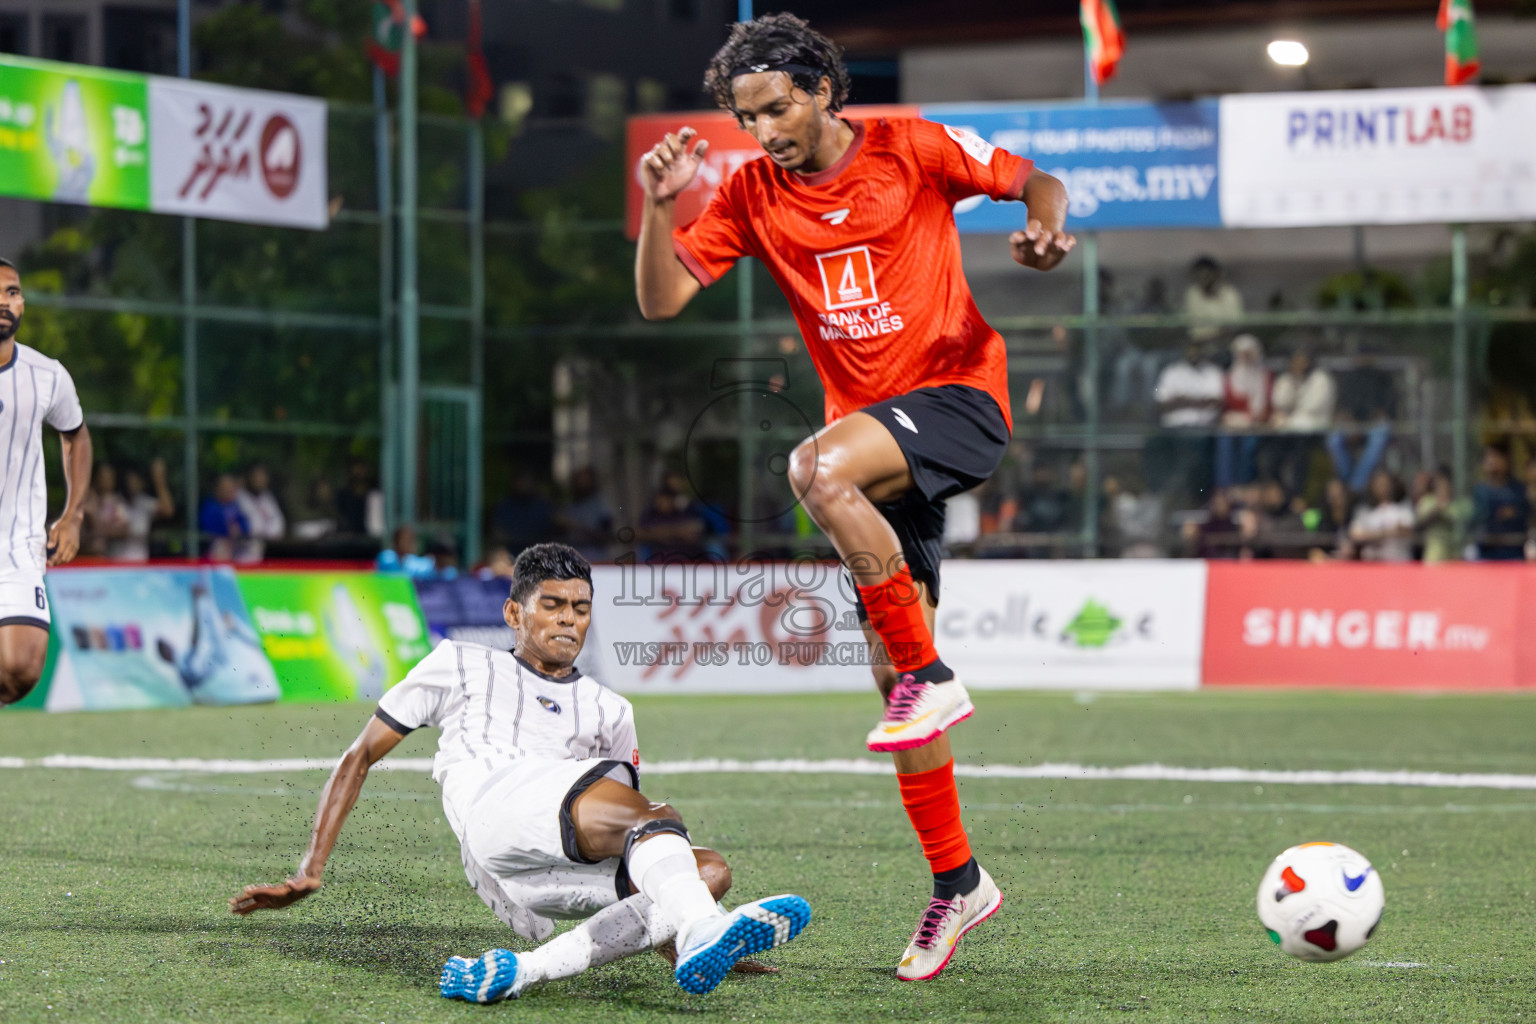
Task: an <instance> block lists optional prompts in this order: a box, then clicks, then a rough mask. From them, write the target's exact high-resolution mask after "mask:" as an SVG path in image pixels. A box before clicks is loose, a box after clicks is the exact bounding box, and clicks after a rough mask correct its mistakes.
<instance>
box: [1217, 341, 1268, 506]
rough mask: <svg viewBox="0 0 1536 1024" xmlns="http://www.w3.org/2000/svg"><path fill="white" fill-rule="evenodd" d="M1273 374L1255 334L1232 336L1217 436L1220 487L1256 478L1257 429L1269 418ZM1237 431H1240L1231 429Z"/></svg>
mask: <svg viewBox="0 0 1536 1024" xmlns="http://www.w3.org/2000/svg"><path fill="white" fill-rule="evenodd" d="M1272 384H1273V375H1272V374H1271V373H1270V372H1269V370H1268V369H1266V368H1265V366H1264V346H1263V345H1262V344H1261V343H1260V342H1259V339H1258V338H1255V337H1254V336H1253V335H1251V334H1239V335H1238V336H1237V337H1235V338H1233V339H1232V366H1231V368H1230V369H1228V370H1227V379H1226V392H1225V394H1224V395H1223V398H1222V406H1221V425H1222V427H1223V432H1222V433H1221V434H1219V435H1217V437H1216V488H1217V489H1218V490H1220V489H1222V488H1226V487H1231V486H1232V485H1233V484H1246V483H1248V482H1249V481H1251V480H1252V479H1253V467H1254V456H1255V454H1256V453H1257V452H1258V449H1259V435H1258V433H1257V431H1258V430H1259V429H1261V428H1262V427H1263V426H1264V425H1265V424H1266V423H1267V422H1268V421H1269V392H1270V388H1271V386H1272ZM1228 431H1234V432H1236V433H1228Z"/></svg>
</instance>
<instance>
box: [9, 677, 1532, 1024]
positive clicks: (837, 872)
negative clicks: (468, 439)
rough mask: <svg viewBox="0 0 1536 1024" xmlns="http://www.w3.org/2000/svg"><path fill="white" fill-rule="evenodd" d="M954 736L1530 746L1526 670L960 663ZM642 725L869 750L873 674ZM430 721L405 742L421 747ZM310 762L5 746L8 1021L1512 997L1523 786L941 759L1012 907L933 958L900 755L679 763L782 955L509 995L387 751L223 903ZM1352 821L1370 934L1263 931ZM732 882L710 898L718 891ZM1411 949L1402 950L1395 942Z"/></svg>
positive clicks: (217, 715) (492, 926) (698, 746)
mask: <svg viewBox="0 0 1536 1024" xmlns="http://www.w3.org/2000/svg"><path fill="white" fill-rule="evenodd" d="M976 696H977V703H978V705H979V706H980V711H979V712H978V714H977V716H976V717H975V718H974V719H973V720H972V721H971V722H968V723H966V724H965V725H963V726H961V727H959V728H958V729H957V730H956V732H955V746H956V756H957V758H958V759H959V760H960V761H962V762H965V763H972V764H977V763H993V764H1028V763H1038V762H1042V761H1077V762H1081V763H1087V764H1103V765H1112V764H1135V763H1148V762H1161V763H1163V764H1169V765H1187V766H1218V765H1237V766H1240V767H1249V768H1274V769H1295V768H1382V769H1395V768H1411V769H1421V770H1443V771H1455V772H1510V773H1521V774H1536V745H1533V743H1532V736H1533V732H1536V730H1533V726H1536V697H1525V696H1447V697H1419V696H1401V695H1391V694H1357V693H1320V692H1264V693H1220V692H1204V693H1197V694H1178V695H1125V696H1118V695H1117V696H1104V695H1101V696H1098V697H1096V698H1088V697H1074V696H1073V695H1071V694H1018V693H981V694H977V695H976ZM637 703H638V707H639V722H640V728H641V741H642V754H643V756H644V757H645V758H646V759H647V760H649V761H653V762H654V761H661V760H673V759H681V758H693V757H705V756H709V757H731V758H760V757H809V758H834V757H835V758H848V757H868V756H872V755H868V754H866V753H865V752H864V751H863V750H862V747H861V743H860V740H861V738H862V736H863V735H864V732H865V731H866V730H867V728H868V726H869V724H870V720H871V716H872V714H873V712H874V711H875V710H876V708H875V704H874V701H873V698H870V697H852V696H849V697H843V696H827V697H762V698H731V699H721V698H649V699H644V700H641V701H638V702H637ZM366 715H367V709H366V708H364V707H358V706H335V705H329V706H284V707H265V708H251V709H238V710H224V709H192V710H186V711H166V712H134V713H118V714H78V715H46V714H42V713H38V712H14V711H12V712H6V713H4V714H0V756H8V757H28V758H31V757H38V756H43V755H47V754H53V753H71V754H93V755H102V756H127V755H150V756H189V757H250V758H265V757H299V756H307V757H333V756H335V755H336V754H338V753H339V752H340V750H341V749H342V748H343V747H344V746H345V744H346V743H347V742H348V741H349V740H350V739H351V738H352V736H353V735H355V734H356V732H357V731H358V730H359V729H360V728H361V727H362V724H363V722H364V720H365V719H366ZM434 744H435V738H434V736H433V735H431V734H430V733H428V732H426V731H425V730H424V731H423V732H422V733H421V734H417V735H413V736H412V737H410V738H409V739H408V740H407V741H406V742H405V743H403V744H402V745H401V746H400V747H399V748H398V749H397V752H396V755H394V756H403V757H424V756H427V755H428V754H430V753H431V751H432V749H433V746H434ZM324 775H325V773H324V772H318V771H309V772H290V773H286V774H283V773H271V774H258V775H198V774H188V773H171V772H141V771H124V772H103V771H85V770H72V769H70V770H61V769H44V768H38V767H27V768H5V769H0V807H3V809H4V814H3V818H0V824H3V830H0V865H3V878H4V886H3V889H0V960H3V961H4V963H3V964H0V1021H4V1022H6V1024H22V1022H33V1021H209V1022H219V1024H226V1022H228V1024H234V1022H244V1021H251V1022H256V1021H261V1022H268V1021H358V1022H366V1021H388V1022H395V1021H479V1020H531V1021H562V1022H572V1024H576V1022H582V1021H592V1022H601V1024H608V1022H616V1021H649V1020H658V1019H662V1018H673V1017H677V1016H679V1015H682V1016H686V1017H689V1018H695V1019H707V1020H718V1021H727V1020H761V1021H866V1020H869V1021H874V1020H881V1021H886V1020H889V1021H907V1020H914V1019H930V1018H931V1019H934V1020H939V1021H970V1020H996V1021H1100V1020H1117V1021H1119V1020H1126V1019H1132V1020H1139V1021H1264V1022H1268V1021H1298V1022H1301V1021H1306V1022H1316V1021H1395V1022H1396V1021H1428V1020H1443V1021H1458V1022H1459V1021H1489V1022H1512V1021H1520V1020H1523V1019H1528V1018H1526V1017H1524V1016H1522V1015H1533V1016H1536V954H1533V952H1532V936H1533V935H1536V901H1533V896H1532V894H1533V892H1536V857H1533V856H1532V854H1531V853H1530V845H1531V840H1532V835H1533V818H1536V814H1533V812H1536V792H1531V791H1524V792H1522V791H1498V790H1487V789H1422V788H1395V787H1383V786H1338V785H1336V786H1318V785H1306V786H1302V785H1288V784H1281V785H1266V786H1262V787H1259V786H1255V785H1251V784H1213V783H1201V784H1194V783H1169V782H1056V781H1033V780H999V779H992V780H975V779H965V780H963V781H962V783H961V794H962V798H963V800H964V801H965V803H966V806H967V812H966V816H967V821H968V824H969V826H970V829H971V834H972V835H971V840H972V844H973V846H974V848H975V850H976V852H977V855H978V857H979V858H980V859H981V860H982V862H983V863H984V864H985V865H986V866H987V868H988V869H989V870H990V871H991V872H992V874H993V875H994V877H995V878H996V879H997V882H998V884H999V886H1000V887H1001V888H1002V889H1003V892H1004V894H1005V902H1004V904H1003V908H1002V911H1001V912H1000V914H999V915H998V916H997V917H996V918H994V919H993V920H992V921H991V922H988V923H987V924H984V925H982V926H981V927H980V928H978V929H977V930H976V931H975V932H973V933H972V934H971V936H969V937H968V938H967V939H966V940H964V941H963V942H962V943H961V946H960V949H959V952H958V954H957V955H956V957H955V960H954V962H953V964H952V965H951V966H950V968H949V970H947V971H946V972H945V973H944V975H943V976H941V978H940V979H939V980H937V981H935V982H930V983H926V984H916V985H911V984H903V983H900V982H897V981H896V980H895V978H894V975H893V968H894V966H895V963H896V960H897V959H898V957H899V956H900V953H901V950H902V947H903V946H904V944H905V942H906V939H907V937H908V935H909V934H910V932H911V930H912V928H913V927H914V926H915V925H916V923H917V918H918V915H919V914H920V912H921V910H922V908H923V906H924V904H925V901H926V896H927V893H926V886H925V884H924V881H925V871H924V867H925V865H924V863H923V861H922V858H921V855H920V853H919V851H918V849H917V844H916V841H915V839H914V837H913V836H912V834H911V832H910V829H909V828H908V826H907V824H906V820H905V818H904V816H903V814H902V811H901V807H900V803H899V801H898V799H897V794H896V788H895V784H894V781H893V780H891V779H889V778H885V777H867V776H847V775H742V774H722V775H714V776H710V775H702V774H691V775H668V776H654V777H652V778H651V779H649V780H648V781H647V782H646V785H645V789H646V791H647V793H648V794H650V795H651V796H652V797H653V798H656V799H665V800H667V801H669V802H671V803H673V804H674V805H675V806H677V807H678V808H679V809H680V810H681V811H682V813H683V815H684V816H685V817H686V818H687V819H688V822H689V824H690V827H691V829H692V831H693V835H694V839H695V841H696V842H699V843H702V844H707V845H710V846H714V847H715V848H717V849H719V850H720V851H722V852H723V853H724V854H725V855H726V856H727V858H728V859H729V860H730V861H731V864H732V867H733V870H734V875H735V881H736V888H735V890H734V892H733V894H732V898H733V899H738V900H741V899H750V898H754V897H757V896H762V895H768V894H771V893H776V892H783V891H793V892H798V893H801V894H802V895H804V896H805V897H806V898H807V899H809V900H810V901H811V904H812V906H813V908H814V911H815V918H814V920H813V921H812V924H811V926H810V927H809V928H808V929H807V930H806V932H805V933H804V935H803V936H802V937H801V938H800V939H799V940H797V941H796V942H795V943H793V944H791V945H789V946H787V947H785V948H783V949H781V950H778V951H775V952H774V953H771V954H768V955H767V956H766V957H765V959H768V960H771V961H772V962H773V963H775V964H777V965H779V966H780V967H782V968H783V972H782V973H781V974H779V975H778V976H775V977H765V978H731V979H728V980H727V981H726V983H725V984H723V985H722V986H721V987H720V988H719V989H718V990H716V992H714V993H713V994H711V995H709V996H704V997H694V996H689V995H686V994H684V993H683V992H681V991H680V990H679V989H678V988H677V987H676V986H675V985H674V984H673V983H672V981H671V975H670V972H669V971H668V970H667V969H666V967H665V965H664V964H663V963H662V961H661V960H660V959H659V958H657V957H654V956H652V955H649V954H647V955H645V956H642V957H637V958H634V959H631V960H629V961H625V962H622V963H618V964H613V965H609V966H607V967H603V968H599V969H597V970H594V971H592V972H590V973H589V974H587V975H585V976H583V977H581V978H577V979H572V980H570V981H564V982H557V983H554V984H552V985H549V986H546V987H544V988H543V989H541V990H537V991H535V992H533V993H532V994H530V995H529V996H527V997H525V998H524V999H522V1000H520V1001H518V1002H515V1003H509V1004H505V1005H499V1006H492V1007H474V1006H469V1005H465V1004H461V1003H450V1002H448V1001H445V1000H443V999H441V998H439V997H438V995H437V991H436V981H437V972H438V969H439V967H440V965H441V964H442V962H443V961H444V960H445V959H446V958H447V957H449V956H451V955H454V954H467V955H478V954H479V953H480V952H482V951H484V950H485V949H487V948H490V947H492V946H508V947H510V948H513V949H517V948H521V947H520V945H519V943H520V940H517V939H516V938H515V937H513V936H512V935H511V934H510V933H509V932H507V931H506V929H504V928H503V927H502V926H501V925H500V924H499V923H498V922H497V921H496V920H495V918H494V917H492V915H491V914H490V912H489V911H488V910H486V909H485V907H484V906H483V905H482V904H481V903H480V901H479V900H478V899H477V898H476V897H475V895H474V894H473V893H472V892H471V891H470V890H469V888H468V886H467V885H466V884H465V882H464V877H463V873H462V871H461V870H460V867H459V857H458V851H457V848H456V845H455V843H454V840H453V836H452V834H451V833H450V832H449V830H448V827H447V825H446V823H445V822H444V820H443V816H442V811H441V809H440V807H439V806H438V802H437V790H436V787H435V786H434V785H433V784H432V782H431V781H430V780H429V779H426V778H423V777H420V776H419V775H418V774H416V773H414V772H389V773H376V774H375V775H374V776H373V777H371V778H370V779H369V781H368V783H367V786H366V788H365V790H364V796H363V799H362V801H361V802H360V803H359V805H358V808H357V810H356V811H355V812H354V814H353V816H352V820H351V821H350V822H349V824H348V826H347V829H346V831H345V832H344V833H343V836H342V840H341V843H340V845H339V846H338V848H337V851H336V853H335V855H334V857H333V859H332V862H331V867H330V870H329V872H328V875H327V879H328V885H327V888H326V889H325V890H324V891H323V892H321V893H320V894H319V895H317V896H315V897H314V898H312V899H310V900H308V901H306V902H304V903H301V904H299V905H298V906H295V907H293V908H291V909H290V910H287V911H282V912H277V913H269V914H265V915H257V916H255V917H253V918H249V919H239V918H235V917H232V916H231V915H230V914H229V913H228V912H227V910H226V909H225V904H224V901H225V899H226V898H227V897H228V896H229V895H231V894H232V893H234V892H235V891H236V890H237V889H238V887H239V886H240V885H242V884H244V883H246V882H252V881H267V880H276V879H279V878H281V877H283V876H284V875H285V874H286V873H287V872H288V871H290V870H291V869H292V867H293V865H294V864H295V862H296V860H297V858H298V856H299V854H300V853H301V851H302V849H303V846H304V843H305V841H306V840H307V837H308V831H309V823H310V818H311V816H312V814H313V811H314V802H315V798H316V795H317V791H318V789H319V787H320V785H321V784H322V783H323V781H324ZM1321 838H1326V839H1333V840H1337V841H1340V842H1344V843H1348V844H1349V845H1351V846H1354V847H1356V848H1358V849H1360V850H1361V851H1362V852H1364V853H1365V854H1366V855H1367V856H1369V857H1371V858H1372V859H1373V861H1374V862H1375V864H1376V866H1377V868H1378V869H1379V870H1380V871H1381V875H1382V878H1383V881H1384V882H1385V885H1386V891H1387V910H1386V916H1385V919H1384V921H1383V923H1382V926H1381V928H1380V930H1379V931H1378V932H1377V935H1376V937H1375V939H1374V940H1373V941H1372V942H1371V944H1370V945H1369V946H1367V947H1366V948H1365V949H1364V950H1362V951H1361V952H1360V953H1358V954H1356V955H1355V957H1353V958H1351V959H1349V960H1345V961H1343V962H1340V963H1336V964H1302V963H1299V962H1296V961H1292V960H1289V959H1287V958H1286V957H1285V956H1283V955H1282V954H1280V953H1279V952H1278V951H1277V950H1276V949H1275V948H1274V947H1273V946H1272V945H1271V944H1270V942H1269V941H1268V939H1267V938H1266V937H1265V935H1264V933H1263V931H1262V930H1261V929H1260V927H1259V925H1258V922H1257V919H1256V917H1255V914H1254V906H1253V903H1254V894H1255V890H1256V887H1257V883H1258V879H1259V876H1260V874H1261V873H1262V872H1263V870H1264V868H1265V866H1266V864H1267V863H1268V861H1269V859H1270V858H1271V857H1273V856H1274V854H1276V853H1278V852H1279V851H1280V850H1281V849H1283V848H1284V847H1286V846H1289V845H1292V844H1294V843H1297V842H1302V841H1306V840H1310V839H1321ZM730 901H731V900H730V899H728V901H727V902H730ZM1407 965H1416V966H1407Z"/></svg>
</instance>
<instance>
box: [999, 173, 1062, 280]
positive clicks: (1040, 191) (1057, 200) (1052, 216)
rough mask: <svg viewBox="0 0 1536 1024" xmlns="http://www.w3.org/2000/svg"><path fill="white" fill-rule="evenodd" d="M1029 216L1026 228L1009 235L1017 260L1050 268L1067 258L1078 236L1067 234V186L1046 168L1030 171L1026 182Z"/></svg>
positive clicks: (1009, 244) (1025, 192)
mask: <svg viewBox="0 0 1536 1024" xmlns="http://www.w3.org/2000/svg"><path fill="white" fill-rule="evenodd" d="M1019 198H1020V199H1022V200H1023V202H1024V207H1025V210H1026V215H1027V219H1026V222H1025V227H1024V230H1023V231H1015V232H1014V233H1013V234H1012V235H1010V236H1009V237H1008V248H1009V250H1010V252H1011V254H1012V256H1013V259H1014V262H1015V263H1018V264H1020V265H1022V266H1026V267H1033V268H1034V269H1036V270H1050V269H1052V268H1053V267H1055V266H1056V265H1057V264H1059V263H1060V262H1061V261H1062V260H1064V259H1066V258H1067V253H1069V252H1071V251H1072V248H1073V246H1075V245H1076V244H1077V239H1076V238H1074V237H1072V236H1071V235H1069V234H1067V231H1066V226H1067V187H1066V186H1065V185H1063V184H1062V183H1061V181H1060V180H1059V179H1057V178H1054V177H1052V176H1051V175H1049V174H1046V173H1045V172H1044V171H1039V170H1035V171H1031V172H1030V175H1029V177H1028V178H1027V179H1026V180H1025V182H1024V193H1023V195H1021V196H1020V197H1019Z"/></svg>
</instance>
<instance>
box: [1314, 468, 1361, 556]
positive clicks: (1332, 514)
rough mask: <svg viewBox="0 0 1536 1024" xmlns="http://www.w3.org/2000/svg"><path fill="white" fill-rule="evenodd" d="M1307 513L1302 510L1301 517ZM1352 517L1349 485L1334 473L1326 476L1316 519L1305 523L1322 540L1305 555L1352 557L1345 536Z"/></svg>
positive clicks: (1350, 545) (1353, 551)
mask: <svg viewBox="0 0 1536 1024" xmlns="http://www.w3.org/2000/svg"><path fill="white" fill-rule="evenodd" d="M1310 517H1311V512H1310V511H1309V512H1308V513H1305V514H1304V516H1303V518H1304V521H1305V520H1307V519H1310ZM1354 517H1355V509H1354V498H1353V496H1352V495H1351V494H1350V493H1349V488H1348V487H1345V486H1344V481H1342V480H1340V479H1338V478H1337V477H1335V478H1333V479H1331V480H1329V481H1328V483H1327V485H1326V486H1325V487H1324V488H1323V507H1322V508H1321V509H1318V510H1317V518H1316V520H1315V521H1311V522H1308V524H1307V525H1308V528H1309V529H1310V530H1312V531H1313V532H1314V533H1316V534H1318V535H1319V537H1318V539H1319V541H1322V542H1323V543H1320V544H1319V545H1318V546H1317V547H1315V548H1313V550H1312V551H1311V552H1310V553H1309V554H1308V556H1307V557H1308V558H1310V559H1311V560H1312V561H1321V560H1323V559H1327V558H1337V559H1341V560H1344V561H1349V560H1352V559H1353V558H1354V557H1355V545H1354V542H1353V541H1351V540H1350V539H1349V524H1350V523H1351V522H1352V521H1353V520H1354Z"/></svg>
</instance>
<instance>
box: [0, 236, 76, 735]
mask: <svg viewBox="0 0 1536 1024" xmlns="http://www.w3.org/2000/svg"><path fill="white" fill-rule="evenodd" d="M26 308H27V302H26V299H25V298H24V297H23V295H22V293H21V273H20V272H19V271H18V270H17V269H16V265H15V264H13V263H11V262H10V261H9V260H3V259H0V447H3V449H4V451H3V454H0V467H3V468H0V705H4V704H14V703H15V702H16V701H19V700H21V699H22V698H23V697H25V696H26V695H27V694H28V693H30V692H32V687H34V686H36V685H37V681H38V680H39V679H41V678H42V677H43V666H44V664H45V663H46V661H47V659H48V629H49V627H50V625H51V623H52V617H51V616H50V614H49V612H48V594H47V591H45V590H44V589H43V573H44V571H46V570H47V568H48V567H49V566H51V565H63V564H64V563H65V562H68V561H69V560H70V559H72V558H74V557H75V553H76V552H77V551H79V550H80V520H81V518H82V517H83V515H84V507H85V497H86V493H87V488H88V486H89V482H90V479H91V432H90V431H89V430H87V429H85V415H84V414H83V413H82V412H81V411H80V398H79V396H78V395H76V394H75V382H74V380H73V379H72V378H71V377H70V375H69V371H68V370H66V369H64V367H63V366H62V365H61V364H60V363H59V361H58V360H57V359H50V358H48V357H47V356H45V355H43V354H42V353H41V352H39V351H37V350H36V349H32V348H28V347H27V346H25V345H23V344H21V343H20V342H19V341H17V340H16V332H17V331H18V330H20V329H21V319H22V314H23V313H25V312H26ZM45 422H46V423H47V424H48V425H49V426H51V427H53V428H54V429H55V430H57V431H58V432H59V440H60V443H61V444H62V446H63V451H64V488H65V499H64V511H63V512H62V513H61V514H60V515H59V518H58V519H56V520H54V521H53V523H52V524H48V483H47V480H46V478H45V476H44V473H43V424H44V423H45Z"/></svg>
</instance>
